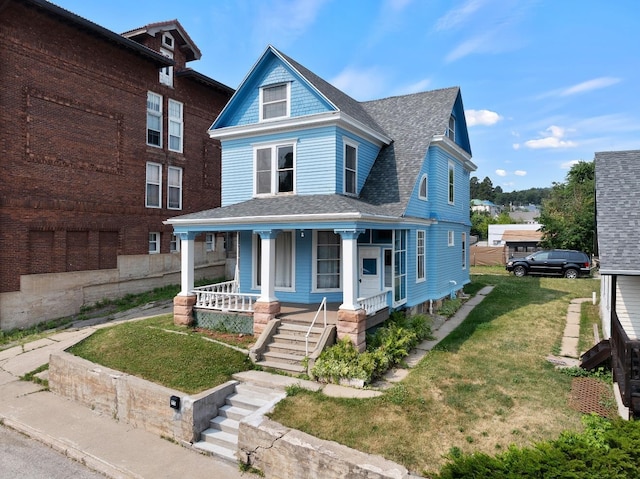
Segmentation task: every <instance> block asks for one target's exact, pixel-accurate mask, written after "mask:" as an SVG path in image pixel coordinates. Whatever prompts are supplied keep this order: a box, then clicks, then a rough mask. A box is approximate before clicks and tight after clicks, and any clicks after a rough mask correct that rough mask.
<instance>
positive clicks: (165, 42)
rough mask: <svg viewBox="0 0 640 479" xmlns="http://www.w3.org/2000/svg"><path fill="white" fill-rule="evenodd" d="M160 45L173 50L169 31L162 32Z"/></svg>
mask: <svg viewBox="0 0 640 479" xmlns="http://www.w3.org/2000/svg"><path fill="white" fill-rule="evenodd" d="M162 46H163V47H164V48H168V49H169V50H173V37H172V36H171V34H170V33H166V32H165V33H163V34H162Z"/></svg>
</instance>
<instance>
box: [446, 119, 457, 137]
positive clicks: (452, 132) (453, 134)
mask: <svg viewBox="0 0 640 479" xmlns="http://www.w3.org/2000/svg"><path fill="white" fill-rule="evenodd" d="M452 126H453V128H451V127H452ZM447 138H449V139H450V140H451V141H453V142H454V143H455V141H456V117H455V116H454V115H451V116H450V117H449V123H448V124H447Z"/></svg>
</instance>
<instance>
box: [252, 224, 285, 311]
mask: <svg viewBox="0 0 640 479" xmlns="http://www.w3.org/2000/svg"><path fill="white" fill-rule="evenodd" d="M256 233H257V234H258V235H260V241H261V243H260V245H261V248H262V258H261V263H260V270H261V276H260V283H261V284H260V297H259V298H258V301H259V302H263V303H271V302H274V301H278V298H276V294H275V291H276V237H277V236H278V233H280V230H259V231H256Z"/></svg>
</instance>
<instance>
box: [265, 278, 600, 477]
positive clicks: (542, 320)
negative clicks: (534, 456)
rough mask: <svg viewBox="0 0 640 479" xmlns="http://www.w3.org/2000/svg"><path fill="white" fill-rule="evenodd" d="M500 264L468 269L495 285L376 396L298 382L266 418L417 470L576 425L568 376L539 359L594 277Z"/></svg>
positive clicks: (477, 282) (595, 284)
mask: <svg viewBox="0 0 640 479" xmlns="http://www.w3.org/2000/svg"><path fill="white" fill-rule="evenodd" d="M503 271H504V269H502V270H499V269H493V270H488V273H489V274H487V271H486V270H485V271H482V274H474V275H473V276H472V281H473V283H474V284H473V289H474V290H476V291H477V290H478V289H479V288H480V287H482V286H484V285H494V286H495V288H494V290H493V292H492V293H491V294H490V295H488V296H487V297H486V298H485V299H484V301H483V302H482V303H481V304H480V305H479V306H478V307H476V308H475V309H474V310H473V311H472V312H471V314H470V315H469V317H468V319H467V320H466V321H465V322H464V323H463V324H462V325H461V326H460V327H458V328H457V329H456V330H455V331H453V332H452V333H451V334H450V335H449V336H448V337H447V338H445V339H444V340H443V341H442V342H441V343H440V344H439V345H438V346H437V347H436V348H435V350H434V351H432V352H430V353H429V354H428V355H427V356H425V358H424V359H423V360H422V361H421V362H420V364H419V365H418V366H417V367H415V368H414V369H412V370H411V372H410V374H409V375H408V377H407V378H406V379H405V380H404V381H403V382H402V383H399V384H398V385H396V386H395V387H394V388H393V389H391V390H389V391H388V392H386V393H385V394H384V395H383V396H382V397H379V398H374V399H367V400H345V399H336V398H329V397H326V396H324V395H323V394H321V393H307V392H302V391H301V392H299V393H298V394H296V395H294V396H290V397H288V398H287V399H286V400H284V401H282V402H280V403H279V404H278V406H277V407H276V410H275V411H274V413H273V415H272V418H273V419H274V420H276V421H278V422H281V423H283V424H284V425H286V426H289V427H293V428H295V429H299V430H302V431H305V432H307V433H310V434H312V435H314V436H317V437H320V438H323V439H328V440H334V441H337V442H339V443H342V444H345V445H347V446H350V447H353V448H356V449H359V450H362V451H366V452H370V453H374V454H379V455H382V456H384V457H386V458H388V459H391V460H393V461H396V462H399V463H401V464H403V465H405V466H406V467H407V468H408V469H409V470H411V471H414V472H416V473H419V474H422V473H424V474H429V473H433V472H435V471H438V470H439V469H440V467H441V466H442V465H443V464H444V463H445V461H446V460H447V456H448V455H452V454H459V453H461V452H474V451H482V452H487V453H490V454H495V453H497V452H500V451H503V450H505V449H506V448H508V446H509V445H510V444H516V445H528V444H532V443H533V442H536V441H540V440H544V439H552V438H556V437H557V436H558V435H559V434H560V433H561V432H562V431H564V430H580V429H581V427H582V426H581V422H580V416H581V415H580V414H579V413H578V412H576V411H574V410H572V409H571V408H570V407H569V405H568V396H569V392H570V387H571V381H572V378H571V377H569V376H568V375H566V374H563V373H561V372H558V371H557V370H555V368H554V367H553V366H552V365H551V364H550V363H549V362H547V360H546V359H545V358H546V356H547V355H549V354H552V353H557V352H558V351H559V348H560V344H561V338H562V333H563V331H564V326H565V322H566V314H567V308H568V306H569V301H570V300H571V299H573V298H581V297H588V298H590V297H591V295H592V292H593V291H598V290H599V281H597V280H593V279H579V280H567V279H563V278H535V277H524V278H515V277H513V276H509V275H506V274H504V272H503ZM473 272H474V273H476V272H477V271H476V270H474V271H473ZM492 273H495V274H492Z"/></svg>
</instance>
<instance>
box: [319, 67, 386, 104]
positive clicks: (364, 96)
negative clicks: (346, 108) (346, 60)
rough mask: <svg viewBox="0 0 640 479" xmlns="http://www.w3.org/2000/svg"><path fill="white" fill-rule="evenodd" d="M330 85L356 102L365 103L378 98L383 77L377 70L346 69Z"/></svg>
mask: <svg viewBox="0 0 640 479" xmlns="http://www.w3.org/2000/svg"><path fill="white" fill-rule="evenodd" d="M330 83H331V84H332V85H333V86H335V87H336V88H338V89H339V90H342V91H343V92H345V93H346V94H348V95H351V96H352V97H353V98H355V99H356V100H358V101H366V100H370V99H372V98H376V97H377V96H378V94H379V92H380V91H381V87H382V85H383V84H384V75H383V74H382V73H381V72H380V71H379V70H378V69H377V68H368V69H366V70H357V69H355V68H351V67H347V68H345V69H344V70H342V72H340V73H339V74H338V76H336V77H334V78H333V79H331V80H330Z"/></svg>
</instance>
